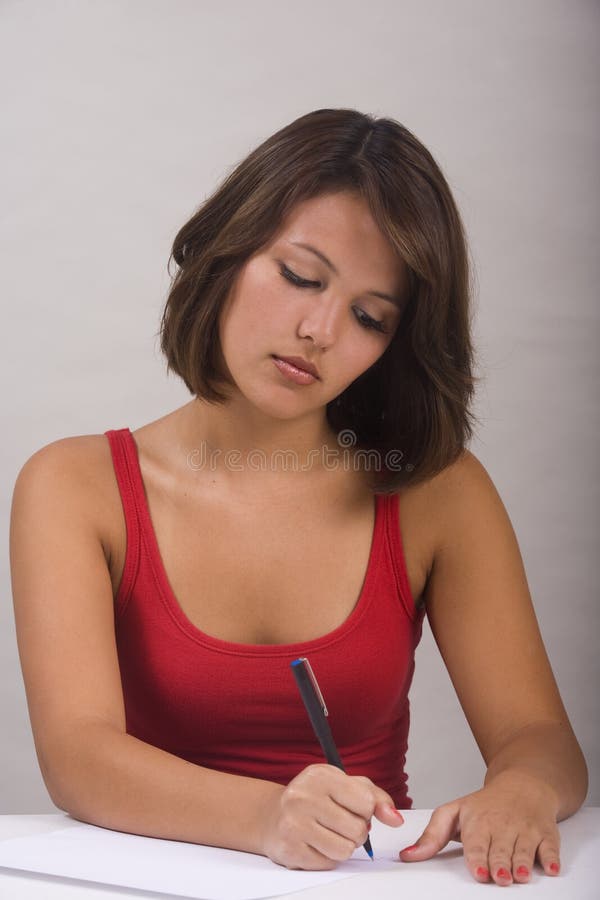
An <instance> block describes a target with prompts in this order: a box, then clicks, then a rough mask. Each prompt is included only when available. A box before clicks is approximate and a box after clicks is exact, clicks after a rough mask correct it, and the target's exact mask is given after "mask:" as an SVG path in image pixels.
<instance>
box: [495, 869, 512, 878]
mask: <svg viewBox="0 0 600 900" xmlns="http://www.w3.org/2000/svg"><path fill="white" fill-rule="evenodd" d="M496 877H497V878H510V872H508V871H507V870H506V869H498V871H497V872H496Z"/></svg>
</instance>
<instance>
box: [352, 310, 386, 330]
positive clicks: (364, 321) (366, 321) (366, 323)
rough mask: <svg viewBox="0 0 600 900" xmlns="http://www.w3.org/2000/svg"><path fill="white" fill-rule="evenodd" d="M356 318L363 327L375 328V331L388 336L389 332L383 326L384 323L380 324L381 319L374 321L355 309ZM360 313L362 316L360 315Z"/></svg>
mask: <svg viewBox="0 0 600 900" xmlns="http://www.w3.org/2000/svg"><path fill="white" fill-rule="evenodd" d="M355 312H356V318H357V319H358V321H359V323H360V324H361V325H362V326H363V328H367V329H368V328H373V329H374V330H375V331H379V332H381V334H387V331H386V329H385V327H384V325H383V322H380V321H379V319H372V318H371V316H368V315H367V314H366V313H365V312H363V311H362V310H360V309H355ZM359 313H360V315H358V314H359Z"/></svg>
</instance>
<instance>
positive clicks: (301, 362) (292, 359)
mask: <svg viewBox="0 0 600 900" xmlns="http://www.w3.org/2000/svg"><path fill="white" fill-rule="evenodd" d="M273 356H275V358H276V359H281V360H283V362H287V363H290V365H292V366H296V368H297V369H302V370H303V371H304V372H308V373H309V374H310V375H312V376H313V377H314V378H320V377H321V376H320V375H319V372H318V370H317V369H316V367H315V366H313V364H312V363H310V362H309V361H308V360H307V359H304V357H303V356H276V355H275V354H273Z"/></svg>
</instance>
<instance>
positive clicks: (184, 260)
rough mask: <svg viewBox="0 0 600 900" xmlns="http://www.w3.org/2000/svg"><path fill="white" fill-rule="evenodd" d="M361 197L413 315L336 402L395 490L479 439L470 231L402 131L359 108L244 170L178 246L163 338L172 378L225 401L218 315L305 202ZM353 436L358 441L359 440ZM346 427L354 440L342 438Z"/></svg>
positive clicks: (331, 406) (276, 141) (284, 139)
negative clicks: (247, 269)
mask: <svg viewBox="0 0 600 900" xmlns="http://www.w3.org/2000/svg"><path fill="white" fill-rule="evenodd" d="M337 190H351V191H353V192H355V193H358V194H359V195H360V196H362V197H363V198H364V199H365V200H366V201H367V203H368V204H369V207H370V210H371V213H372V215H373V218H374V219H375V221H376V222H377V224H378V225H379V227H380V229H381V231H382V233H383V234H384V235H385V236H386V237H387V239H388V240H389V242H390V245H391V246H392V248H393V249H394V250H395V251H396V253H397V254H398V256H399V257H400V258H401V259H402V260H403V262H404V263H405V265H406V267H407V270H408V284H409V288H408V296H407V297H406V298H405V300H406V305H405V307H404V309H403V313H402V318H401V321H400V324H399V325H398V328H397V330H396V332H395V334H394V337H393V339H392V341H391V342H390V344H389V346H388V347H387V348H386V350H385V352H384V353H383V354H382V356H381V357H380V358H379V359H378V360H377V361H376V362H375V363H374V364H373V365H372V366H371V367H370V368H369V369H368V370H367V371H366V372H364V373H363V374H362V375H361V376H360V377H359V378H357V379H356V380H355V381H353V382H352V384H350V385H349V386H348V387H347V388H346V390H345V391H344V392H343V393H342V394H340V395H339V397H337V398H335V399H334V400H332V401H331V402H330V403H328V405H327V410H326V414H327V419H328V422H329V424H330V426H331V427H332V429H333V430H334V431H335V432H337V433H338V441H339V443H340V445H341V446H343V444H344V443H345V444H346V446H348V444H354V447H353V451H352V452H353V457H352V458H353V461H354V464H356V460H359V461H360V464H361V465H366V468H367V469H368V470H369V472H372V473H373V474H372V475H370V476H369V477H370V481H371V487H372V490H374V491H375V492H377V493H393V492H395V491H397V490H398V489H399V488H401V487H403V486H407V485H409V484H415V483H417V482H422V481H425V480H426V479H429V478H431V477H432V476H433V475H435V474H437V473H438V472H440V471H441V470H442V469H444V468H445V467H446V466H448V465H449V464H450V463H452V462H454V461H455V460H456V459H457V458H458V457H459V456H460V455H461V452H462V451H463V449H464V447H465V444H466V442H467V440H468V439H469V438H470V437H471V436H472V434H473V424H474V422H475V421H476V417H475V416H474V415H473V413H472V412H471V411H470V409H469V405H470V402H471V400H472V397H473V394H474V389H475V383H476V381H477V380H478V379H477V378H476V377H475V376H474V375H473V372H472V367H473V359H474V349H473V345H472V341H471V308H470V298H471V279H470V266H469V260H468V248H467V242H466V237H465V232H464V228H463V224H462V221H461V218H460V215H459V212H458V210H457V207H456V204H455V202H454V199H453V197H452V194H451V191H450V188H449V186H448V184H447V182H446V179H445V178H444V176H443V174H442V172H441V171H440V168H439V167H438V165H437V164H436V162H435V160H434V159H433V157H432V155H431V154H430V153H429V151H428V150H427V149H426V148H425V147H424V146H423V144H421V143H420V141H418V140H417V138H416V137H415V136H414V135H413V134H412V133H411V132H410V131H409V130H408V129H407V128H405V127H404V126H403V125H401V124H400V123H399V122H396V121H395V120H394V119H389V118H375V117H374V116H371V115H368V114H365V113H362V112H358V111H357V110H354V109H318V110H315V111H314V112H310V113H307V114H306V115H303V116H301V117H300V118H298V119H296V120H295V121H293V122H291V123H290V124H289V125H286V126H285V127H284V128H281V129H280V130H279V131H277V132H276V133H275V134H273V135H272V136H271V137H269V138H267V139H266V140H265V141H264V142H263V143H262V144H260V146H258V147H257V148H256V149H255V150H253V151H252V152H251V153H250V154H249V155H248V156H247V157H246V158H245V159H243V160H242V162H240V163H239V165H237V166H236V167H235V168H234V169H233V171H232V172H231V174H229V175H228V176H227V177H226V178H225V179H224V180H223V182H222V183H221V184H220V186H219V187H218V188H217V189H216V190H215V192H214V193H213V194H212V195H211V196H210V197H209V198H208V199H207V200H205V201H204V203H203V204H202V205H201V206H200V208H199V209H198V210H197V212H196V213H194V215H193V216H192V218H191V219H190V220H189V222H187V223H186V224H185V225H184V226H183V227H182V228H181V229H180V231H179V232H178V234H177V236H176V237H175V240H174V243H173V247H172V251H171V255H170V257H169V266H168V270H169V273H170V263H171V260H174V261H175V263H176V264H177V266H178V270H177V272H176V274H175V277H174V278H172V283H171V287H170V290H169V294H168V298H167V302H166V305H165V308H164V311H163V315H162V319H161V325H160V330H159V335H160V347H161V350H162V352H163V353H164V354H165V356H166V358H167V372H169V371H172V372H175V373H176V374H177V375H179V376H180V377H181V378H182V379H183V381H184V382H185V384H186V386H187V388H188V390H189V391H190V392H191V393H192V394H194V395H195V396H198V397H201V398H203V399H205V400H208V401H209V402H214V403H224V402H226V400H227V397H226V395H224V394H222V393H221V392H220V391H219V390H218V384H219V383H221V384H222V385H227V384H230V382H229V381H228V379H227V377H226V376H225V374H224V372H223V368H222V355H221V346H220V341H219V333H218V325H219V315H220V311H221V309H222V307H223V304H224V302H225V300H226V299H227V296H228V294H229V292H230V290H231V288H232V286H233V284H234V281H235V279H236V276H237V274H238V273H239V271H240V269H241V267H242V266H243V265H244V263H245V261H246V260H247V259H248V258H249V257H250V256H252V255H253V254H254V253H256V252H257V251H258V250H259V249H260V248H261V247H263V246H264V245H265V244H267V243H268V242H269V241H270V239H271V238H272V237H273V236H274V235H275V233H276V231H277V230H278V228H279V227H280V225H281V223H282V221H283V219H284V218H285V216H286V215H287V214H288V213H289V212H290V211H291V209H292V207H293V206H294V205H295V204H296V203H298V202H299V201H301V200H306V199H309V198H311V197H315V196H317V195H319V194H323V193H328V192H332V191H337ZM349 431H351V432H352V434H351V435H349V434H348V432H349ZM340 432H344V435H343V438H342V437H340V436H339V435H340Z"/></svg>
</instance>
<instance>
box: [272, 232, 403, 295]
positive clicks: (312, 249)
mask: <svg viewBox="0 0 600 900" xmlns="http://www.w3.org/2000/svg"><path fill="white" fill-rule="evenodd" d="M288 244H293V245H294V247H302V248H303V249H304V250H309V251H310V252H311V253H314V255H315V256H318V257H319V259H320V260H321V262H323V263H325V265H326V266H327V268H328V269H331V271H332V272H333V274H334V275H339V274H340V273H339V272H338V270H337V269H336V267H335V266H334V264H333V263H332V262H331V260H330V259H327V257H326V256H325V254H324V253H322V252H321V250H317V248H316V247H313V246H312V244H303V243H301V242H300V241H288ZM365 293H366V294H370V295H371V296H372V297H379V298H380V299H381V300H387V301H388V303H393V304H394V306H399V307H400V308H402V306H403V305H404V303H403V301H402V299H401V298H400V297H392V295H391V294H384V293H382V292H381V291H365Z"/></svg>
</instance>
